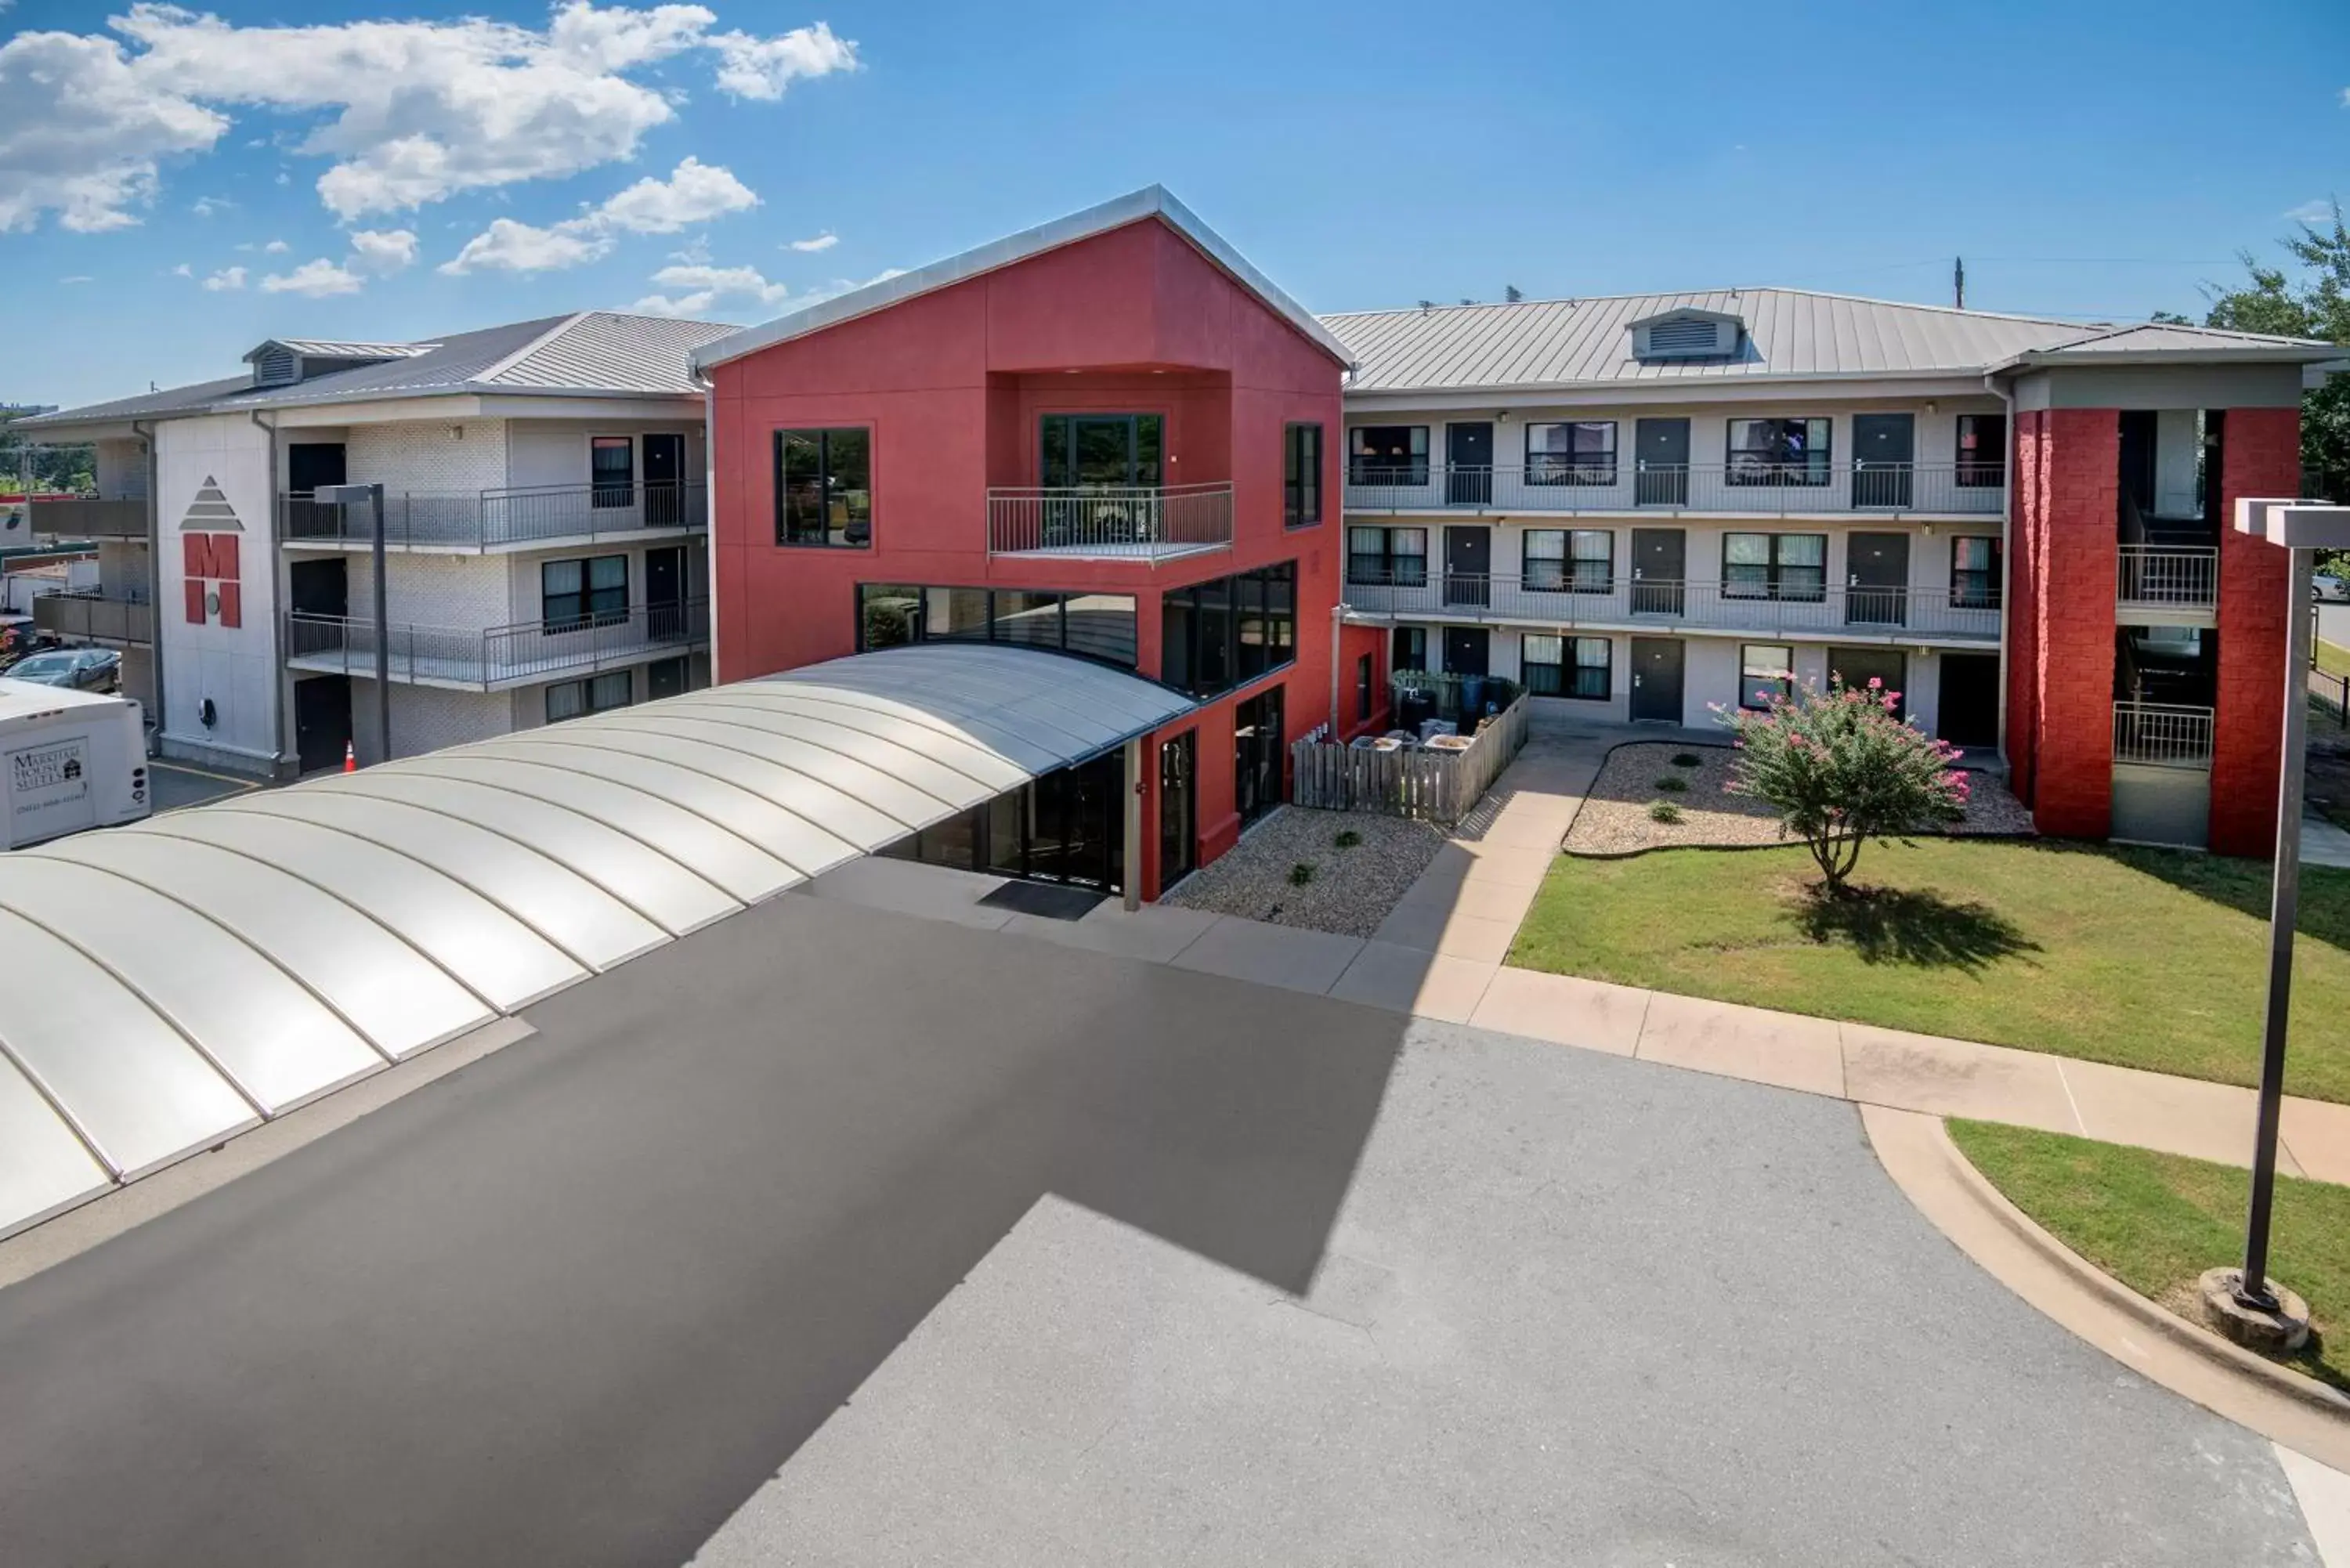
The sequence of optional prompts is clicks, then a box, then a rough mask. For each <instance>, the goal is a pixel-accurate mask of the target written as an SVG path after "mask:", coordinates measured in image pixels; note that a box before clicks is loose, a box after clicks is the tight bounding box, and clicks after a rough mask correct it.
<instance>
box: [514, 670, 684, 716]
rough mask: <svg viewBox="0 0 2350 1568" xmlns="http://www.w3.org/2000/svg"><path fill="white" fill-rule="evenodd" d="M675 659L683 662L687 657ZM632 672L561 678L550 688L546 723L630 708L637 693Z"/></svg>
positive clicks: (548, 690) (614, 671)
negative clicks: (583, 678)
mask: <svg viewBox="0 0 2350 1568" xmlns="http://www.w3.org/2000/svg"><path fill="white" fill-rule="evenodd" d="M675 662H678V663H683V662H684V660H682V659H679V660H676V661H675ZM632 675H633V671H630V670H608V671H607V672H605V673H604V674H602V675H591V676H589V677H588V678H587V680H564V681H558V682H557V683H556V684H555V685H553V686H550V687H548V688H547V689H546V722H548V723H550V724H559V723H561V722H563V721H564V720H566V719H577V718H578V717H580V716H581V715H582V714H586V713H601V712H604V711H607V710H608V709H612V708H625V707H627V706H628V705H629V702H630V701H632V700H633V699H634V696H635V691H634V688H633V687H632V686H631V684H630V680H631V677H632Z"/></svg>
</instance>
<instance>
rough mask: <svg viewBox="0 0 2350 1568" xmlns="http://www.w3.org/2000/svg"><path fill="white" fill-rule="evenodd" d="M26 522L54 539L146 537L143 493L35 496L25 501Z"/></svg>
mask: <svg viewBox="0 0 2350 1568" xmlns="http://www.w3.org/2000/svg"><path fill="white" fill-rule="evenodd" d="M25 514H26V527H28V528H30V529H31V530H32V531H33V532H34V533H35V534H36V535H47V537H49V538H53V539H144V538H145V537H147V498H146V497H145V496H143V495H109V496H99V495H76V496H70V497H66V498H63V499H59V498H55V497H49V496H38V495H36V496H35V497H34V498H33V499H32V500H30V501H27V502H26V504H25Z"/></svg>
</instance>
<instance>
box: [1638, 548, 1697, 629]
mask: <svg viewBox="0 0 2350 1568" xmlns="http://www.w3.org/2000/svg"><path fill="white" fill-rule="evenodd" d="M1688 576H1689V535H1688V534H1687V533H1685V532H1684V531H1682V530H1681V529H1679V528H1635V529H1633V530H1632V613H1633V614H1634V615H1679V614H1680V613H1681V606H1682V593H1683V587H1682V585H1683V581H1684V579H1686V578H1687V577H1688Z"/></svg>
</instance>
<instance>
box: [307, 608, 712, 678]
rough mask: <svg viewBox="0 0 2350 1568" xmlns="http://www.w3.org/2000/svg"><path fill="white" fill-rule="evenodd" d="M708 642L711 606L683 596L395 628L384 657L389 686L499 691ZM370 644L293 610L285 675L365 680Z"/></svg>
mask: <svg viewBox="0 0 2350 1568" xmlns="http://www.w3.org/2000/svg"><path fill="white" fill-rule="evenodd" d="M709 642H710V601H709V600H708V599H682V600H679V601H676V602H674V603H666V604H651V605H634V606H631V607H629V608H627V609H625V610H621V609H614V610H607V611H598V612H596V613H594V614H591V615H586V616H580V617H577V618H571V619H567V620H532V621H522V622H518V623H516V624H515V625H513V626H494V627H489V628H465V627H448V626H416V625H411V624H408V623H405V622H400V621H393V622H390V623H389V636H388V637H386V638H385V639H384V654H385V664H386V672H387V673H388V675H389V676H390V680H392V682H393V683H394V684H396V685H411V686H439V687H445V688H449V689H452V690H456V691H508V690H511V689H512V688H514V687H516V686H529V685H534V684H536V683H537V682H539V681H542V680H566V679H568V678H570V677H572V676H577V675H586V674H592V673H594V672H595V671H597V670H613V669H619V668H621V667H623V666H627V665H635V664H645V663H649V662H650V661H651V660H653V659H665V658H669V657H671V656H674V655H676V654H680V653H686V652H691V650H693V649H697V648H705V647H707V646H709ZM376 645H377V635H376V626H375V623H374V622H373V621H370V620H362V619H356V618H352V617H349V616H327V615H312V614H308V613H306V612H303V611H299V610H297V611H294V612H292V613H289V614H288V615H287V616H286V666H287V668H289V669H293V670H314V671H317V672H318V673H321V674H333V675H356V676H359V677H361V678H372V677H373V676H374V674H375V659H376Z"/></svg>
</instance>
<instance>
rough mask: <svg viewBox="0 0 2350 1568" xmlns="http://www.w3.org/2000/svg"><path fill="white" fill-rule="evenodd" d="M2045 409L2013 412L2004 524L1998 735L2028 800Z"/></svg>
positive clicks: (2020, 794) (2036, 685) (2035, 712)
mask: <svg viewBox="0 0 2350 1568" xmlns="http://www.w3.org/2000/svg"><path fill="white" fill-rule="evenodd" d="M2046 418H2047V416H2046V415H2045V414H2037V413H2031V414H2018V415H2016V416H2015V450H2014V451H2013V452H2012V453H2010V454H2009V461H2010V462H2011V463H2012V465H2013V470H2012V472H2013V473H2014V475H2015V478H2014V482H2013V483H2012V486H2011V490H2012V496H2013V504H2012V506H2011V507H2010V509H2009V518H2008V528H2007V547H2008V551H2009V560H2008V564H2007V578H2008V580H2007V596H2008V606H2007V722H2006V729H2005V732H2004V733H2003V734H2002V737H2001V739H2002V742H2003V743H2004V746H2005V749H2006V753H2007V766H2008V783H2009V787H2011V788H2012V789H2013V790H2014V791H2015V795H2016V798H2017V799H2018V800H2021V801H2022V802H2023V804H2024V805H2031V804H2032V794H2033V780H2034V777H2035V774H2034V766H2033V764H2034V763H2035V762H2036V761H2037V759H2038V756H2039V752H2040V748H2039V743H2038V742H2039V738H2040V661H2041V658H2042V653H2043V650H2042V649H2041V646H2040V587H2039V585H2040V560H2041V556H2042V554H2043V550H2042V543H2041V533H2042V528H2043V517H2044V516H2045V514H2046V511H2047V508H2046V506H2045V505H2044V504H2043V497H2044V496H2045V494H2046V490H2047V473H2046V467H2047V463H2046V459H2047V453H2048V441H2047V435H2046V432H2045V431H2043V430H2042V429H2041V426H2042V424H2043V421H2045V420H2046Z"/></svg>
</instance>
